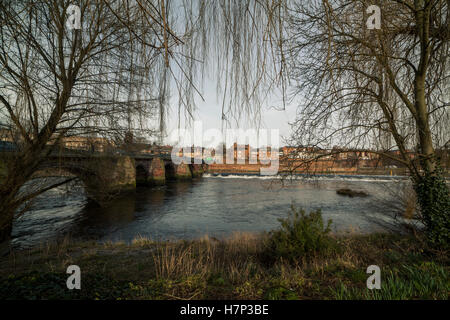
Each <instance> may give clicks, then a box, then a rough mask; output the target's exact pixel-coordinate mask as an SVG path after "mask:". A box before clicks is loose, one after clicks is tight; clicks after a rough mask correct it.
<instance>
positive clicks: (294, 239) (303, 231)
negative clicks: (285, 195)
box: [265, 206, 333, 262]
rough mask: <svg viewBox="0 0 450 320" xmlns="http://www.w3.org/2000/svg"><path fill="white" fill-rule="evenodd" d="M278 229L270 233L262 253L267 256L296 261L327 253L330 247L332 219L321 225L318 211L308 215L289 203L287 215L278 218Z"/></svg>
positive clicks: (320, 216)
mask: <svg viewBox="0 0 450 320" xmlns="http://www.w3.org/2000/svg"><path fill="white" fill-rule="evenodd" d="M278 221H280V223H281V229H280V230H276V231H272V232H270V233H269V238H268V239H267V240H266V242H265V253H266V256H267V258H269V259H278V258H283V259H286V260H288V261H291V262H293V261H295V260H297V259H298V258H301V257H304V256H311V255H316V254H324V253H327V252H328V251H329V250H330V249H331V247H332V243H333V241H332V239H331V238H330V237H329V235H328V233H329V232H330V231H331V228H330V226H331V223H332V221H331V220H328V223H327V225H326V226H325V225H324V222H323V220H322V212H321V210H320V209H319V210H317V211H312V212H311V213H310V214H309V215H307V214H306V213H305V211H304V210H303V209H299V210H297V209H295V207H294V206H291V212H290V213H289V216H288V218H286V219H278Z"/></svg>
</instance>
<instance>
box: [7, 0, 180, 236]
mask: <svg viewBox="0 0 450 320" xmlns="http://www.w3.org/2000/svg"><path fill="white" fill-rule="evenodd" d="M69 5H70V2H69V1H56V0H55V1H2V2H1V4H0V12H1V13H0V43H1V47H0V81H1V82H0V102H1V108H0V118H1V119H2V122H3V123H4V126H5V127H6V129H7V131H8V132H10V135H11V137H12V140H11V141H13V142H14V145H15V147H16V148H17V150H15V151H16V152H13V153H9V155H8V156H5V157H3V158H2V161H3V162H4V163H6V166H7V175H6V177H5V178H4V179H2V181H1V185H0V213H1V214H0V240H2V239H5V238H7V237H8V236H9V234H10V231H11V224H12V219H13V216H14V214H15V213H16V211H17V210H18V208H19V207H20V208H21V210H26V208H27V206H26V205H25V206H24V204H25V203H26V202H27V201H28V200H31V199H32V198H34V197H35V196H37V195H38V194H40V193H42V192H44V191H46V190H48V189H49V188H51V187H54V185H46V186H41V187H40V188H32V189H33V192H23V188H22V187H23V186H24V184H25V183H26V182H27V181H29V180H30V178H31V177H32V176H33V174H34V173H35V172H36V171H37V170H38V168H39V167H40V165H42V163H43V162H44V161H45V159H46V158H47V157H48V156H49V155H50V154H51V153H52V151H53V150H54V149H55V147H56V146H57V145H58V142H59V141H61V139H63V138H64V137H68V136H71V135H86V136H92V135H101V136H109V137H114V136H117V135H122V136H124V134H125V133H126V132H129V131H130V130H134V131H139V132H144V133H145V132H148V130H151V129H152V128H148V127H146V125H145V121H143V119H149V118H152V117H154V116H155V115H156V114H157V113H156V110H157V106H158V102H159V101H160V100H161V99H162V97H161V92H160V90H159V87H160V85H159V83H160V82H164V81H166V80H165V79H162V78H161V76H160V73H158V72H154V71H155V70H158V69H161V68H163V67H164V66H165V65H166V64H167V59H168V55H169V50H171V49H172V48H173V47H175V46H177V45H181V44H182V43H183V42H182V40H181V39H180V38H179V36H178V35H175V33H174V32H173V31H172V30H171V28H170V27H169V25H168V20H167V16H166V15H165V14H164V12H165V10H166V8H165V7H164V1H161V2H152V1H133V2H130V1H122V0H117V1H89V0H86V1H81V2H80V3H79V7H78V8H79V10H80V18H81V28H80V29H76V28H75V29H70V28H69V27H68V26H67V21H68V19H69V18H70V16H71V14H73V13H74V12H73V10H75V9H73V8H72V9H71V10H72V12H69V11H68V9H69V8H70V7H69ZM74 14H76V12H75V13H74ZM72 19H76V16H75V17H73V18H72ZM69 25H70V24H69ZM185 32H186V33H187V32H188V31H185ZM180 33H181V34H180V37H181V36H183V35H184V34H185V33H182V32H180ZM57 185H59V183H58V184H57Z"/></svg>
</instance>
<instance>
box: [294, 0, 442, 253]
mask: <svg viewBox="0 0 450 320" xmlns="http://www.w3.org/2000/svg"><path fill="white" fill-rule="evenodd" d="M371 5H378V7H379V8H381V28H379V29H376V28H375V29H372V28H370V29H369V28H368V26H367V24H366V23H367V20H369V18H370V16H371V15H372V14H373V13H374V12H370V11H369V12H368V11H367V9H368V8H369V6H371ZM288 23H289V27H288V30H289V31H288V35H287V37H286V39H288V41H286V46H287V47H288V54H287V55H288V58H287V61H288V64H289V68H288V70H289V75H290V79H292V80H294V81H295V84H294V87H295V90H294V93H293V95H294V97H300V99H301V106H300V107H299V109H298V118H297V120H296V121H295V123H294V128H295V133H294V136H293V139H294V140H295V141H296V142H297V144H299V145H304V146H320V147H323V148H331V146H332V145H340V146H342V147H348V148H353V149H372V150H374V151H375V152H378V153H379V154H381V155H383V156H385V157H389V158H392V159H395V160H396V161H398V162H399V163H402V164H404V165H405V166H406V167H407V168H408V169H409V171H410V173H411V177H412V179H413V182H414V185H415V190H416V192H417V194H418V201H419V205H420V209H421V211H422V214H423V216H424V217H425V223H426V226H427V229H428V231H430V233H429V235H430V239H431V240H432V241H434V242H436V243H439V244H445V243H447V244H448V237H449V234H450V232H449V229H450V225H449V223H450V219H449V218H450V217H449V215H450V200H449V196H448V189H447V187H446V184H445V180H444V179H443V178H442V176H441V173H440V168H439V159H438V157H437V154H436V149H438V148H442V147H443V146H444V145H445V144H446V143H447V142H448V140H449V129H448V128H449V126H448V124H449V117H450V113H449V110H448V106H449V103H450V86H449V84H450V82H449V79H450V72H449V64H448V63H449V57H450V55H449V44H450V1H448V0H395V1H365V0H361V1H349V0H338V1H328V0H312V1H305V2H301V3H300V2H298V3H296V4H294V5H293V6H292V8H291V11H290V18H289V21H288ZM393 149H398V155H396V154H395V153H392V152H389V151H391V150H393ZM411 151H414V153H411ZM412 154H413V156H412Z"/></svg>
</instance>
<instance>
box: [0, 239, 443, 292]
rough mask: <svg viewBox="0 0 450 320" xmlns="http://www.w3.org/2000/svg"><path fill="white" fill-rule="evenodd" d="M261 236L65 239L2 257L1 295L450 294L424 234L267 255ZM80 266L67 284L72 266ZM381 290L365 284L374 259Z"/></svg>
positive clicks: (342, 241)
mask: <svg viewBox="0 0 450 320" xmlns="http://www.w3.org/2000/svg"><path fill="white" fill-rule="evenodd" d="M266 237H267V234H266V235H262V234H250V233H240V234H235V235H233V236H231V237H229V238H227V239H225V240H220V241H219V240H217V239H211V238H207V237H205V238H203V239H199V240H194V241H174V242H153V241H150V240H148V239H144V238H140V239H135V240H134V241H133V242H132V243H130V244H125V243H120V242H119V243H105V244H100V243H97V242H78V243H74V242H71V241H70V240H68V239H66V240H65V241H60V242H58V243H54V244H46V245H41V246H39V247H35V248H33V249H27V250H19V251H11V252H10V253H9V254H8V255H7V256H4V257H2V258H1V260H0V270H1V273H0V299H448V293H449V290H450V288H449V280H450V278H449V271H450V270H449V260H448V257H447V255H446V254H443V253H441V254H439V253H437V254H436V253H434V254H431V253H429V252H428V251H427V249H426V247H425V246H423V245H422V244H420V242H418V241H417V239H413V238H410V237H406V236H399V235H392V234H372V235H365V236H363V235H347V236H333V239H334V240H335V242H336V247H335V248H334V249H333V250H332V252H330V253H328V254H326V255H325V254H317V255H313V256H309V257H308V258H306V256H305V257H304V258H302V259H298V260H297V261H296V262H295V263H292V262H287V261H283V260H281V259H280V260H278V261H275V262H269V261H268V260H267V257H265V255H264V243H265V242H264V239H265V238H266ZM73 264H75V265H78V266H79V267H80V269H81V290H68V289H67V288H66V280H67V277H68V276H69V275H68V274H66V268H67V267H68V266H69V265H73ZM374 264H375V265H378V266H379V267H380V268H381V272H382V274H381V278H382V285H381V287H382V289H381V290H374V291H370V290H368V289H367V288H366V280H367V277H368V276H369V275H367V274H366V269H367V267H368V266H369V265H374Z"/></svg>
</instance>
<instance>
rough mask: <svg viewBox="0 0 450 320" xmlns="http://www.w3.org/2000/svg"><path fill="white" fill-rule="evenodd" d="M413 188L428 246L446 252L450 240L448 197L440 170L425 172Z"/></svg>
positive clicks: (449, 200)
mask: <svg viewBox="0 0 450 320" xmlns="http://www.w3.org/2000/svg"><path fill="white" fill-rule="evenodd" d="M414 187H415V190H416V193H417V202H418V204H419V207H420V213H421V216H422V222H423V223H424V225H425V229H426V230H425V231H426V236H427V240H428V242H429V244H430V245H431V246H432V247H436V248H438V249H444V250H447V249H448V248H449V238H450V197H449V191H448V188H447V185H446V182H445V179H444V177H443V176H442V172H441V170H440V169H438V170H436V172H434V173H429V172H425V174H424V175H423V176H422V177H420V179H419V180H418V181H416V183H415V185H414Z"/></svg>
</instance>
